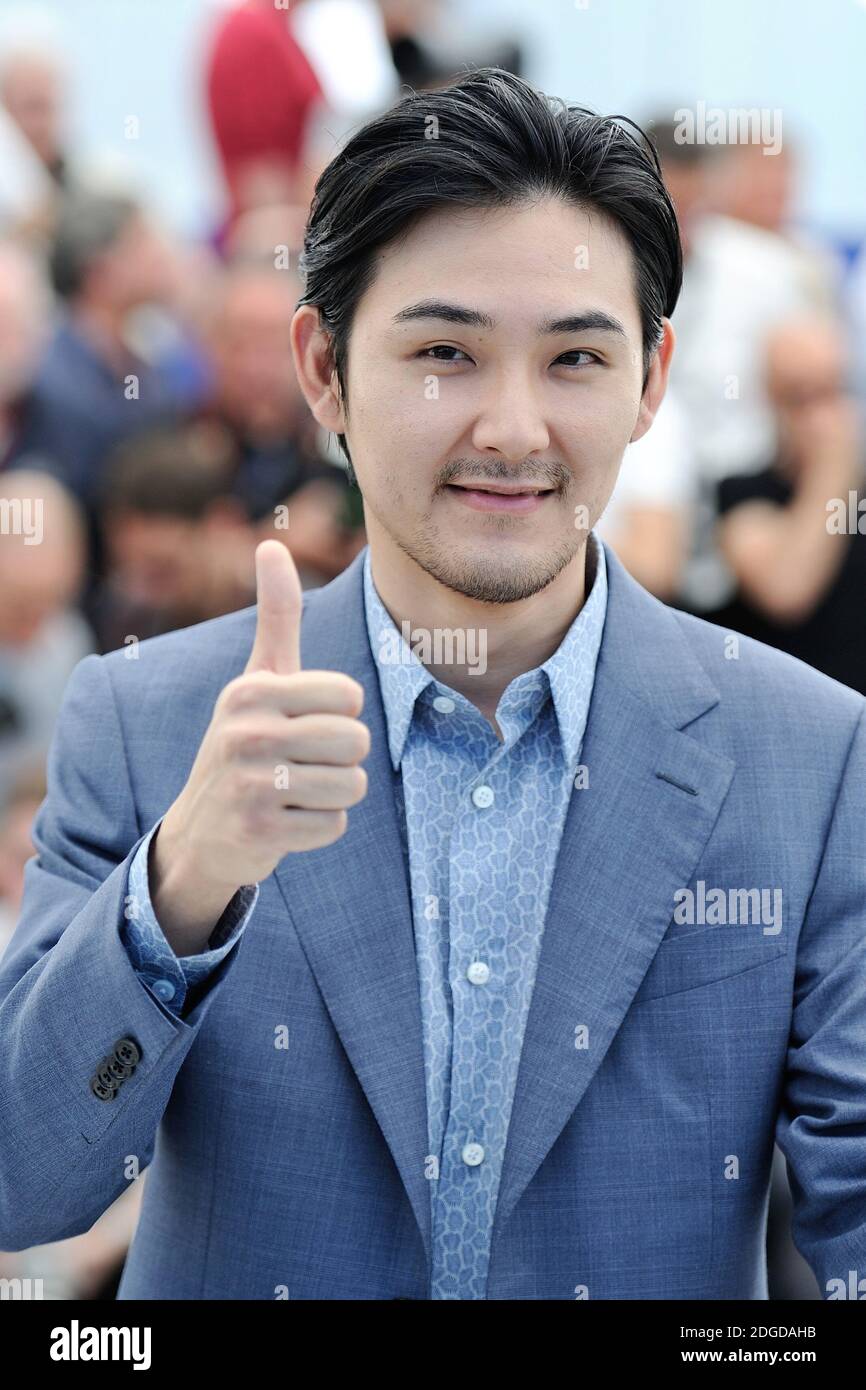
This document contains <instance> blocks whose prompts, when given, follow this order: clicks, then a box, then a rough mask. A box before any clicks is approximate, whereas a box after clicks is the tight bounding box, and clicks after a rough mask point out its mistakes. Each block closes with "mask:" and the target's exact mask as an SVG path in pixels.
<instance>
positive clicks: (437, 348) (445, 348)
mask: <svg viewBox="0 0 866 1390" xmlns="http://www.w3.org/2000/svg"><path fill="white" fill-rule="evenodd" d="M443 352H444V353H447V352H455V353H459V354H460V356H461V357H463V358H465V360H466V361H467V362H471V361H472V358H471V357H469V356H467V354H466V353H465V352H464V351H463V349H462V348H456V347H452V346H451V344H450V343H436V344H435V345H434V346H433V347H429V348H422V349H421V351H420V352H419V353H418V356H419V357H427V358H432V359H433V361H435V362H457V361H459V358H457V357H441V356H438V355H437V356H435V357H434V353H435V354H439V353H443Z"/></svg>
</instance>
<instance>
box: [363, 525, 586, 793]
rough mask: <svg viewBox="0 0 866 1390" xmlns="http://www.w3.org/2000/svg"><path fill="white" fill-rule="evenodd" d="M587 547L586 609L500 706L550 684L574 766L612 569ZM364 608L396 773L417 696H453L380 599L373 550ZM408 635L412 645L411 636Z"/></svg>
mask: <svg viewBox="0 0 866 1390" xmlns="http://www.w3.org/2000/svg"><path fill="white" fill-rule="evenodd" d="M587 547H588V548H589V547H592V549H593V551H594V554H595V557H596V565H595V575H594V578H593V582H592V588H591V589H590V592H589V595H588V597H587V599H586V601H585V602H584V604H583V607H582V608H581V610H580V612H579V613H578V614H577V616H576V617H575V619H574V621H573V622H572V623H571V626H570V627H569V629H568V631H567V632H566V634H565V636H564V637H563V639H562V641H561V642H560V644H559V646H558V647H557V649H556V651H555V652H553V653H552V655H551V656H549V657H548V658H547V660H546V661H545V662H543V663H542V664H541V666H538V667H535V668H534V669H533V670H532V671H524V672H523V673H522V674H521V675H519V676H516V677H515V678H514V680H513V681H511V682H510V683H509V685H508V686H507V687H506V690H505V691H504V692H503V694H502V697H501V702H500V704H501V703H502V702H506V703H510V702H514V700H515V696H517V694H518V692H521V693H522V691H523V688H524V687H525V688H526V690H527V691H531V690H532V689H533V688H534V687H535V686H537V684H538V683H539V681H541V682H542V683H544V682H546V683H547V684H548V685H549V689H550V693H551V696H552V699H553V704H554V708H555V710H556V718H557V723H558V726H559V733H560V739H561V742H562V749H563V753H564V755H565V758H566V761H567V763H568V764H569V765H570V766H571V765H573V764H574V763H576V761H577V758H578V754H579V752H580V745H581V742H582V740H583V734H584V729H585V727H586V718H587V713H588V709H589V698H590V695H591V693H592V685H593V681H594V677H595V667H596V662H597V660H598V652H599V648H600V646H601V637H602V631H603V628H604V619H605V614H606V612H607V564H606V561H605V555H604V546H603V545H602V544H601V542H600V541H599V540H598V539H597V537H596V535H595V532H594V531H590V533H589V537H588V539H587ZM364 608H365V615H366V621H367V635H368V638H369V642H370V650H371V653H372V655H373V661H374V664H375V667H376V671H377V674H378V678H379V688H380V690H381V693H382V704H383V707H384V711H385V722H386V726H387V729H388V747H389V751H390V754H391V763H392V765H393V767H394V769H395V771H396V769H397V768H398V767H399V766H400V763H401V761H402V758H403V750H404V748H405V745H406V739H407V737H408V734H409V729H410V727H411V724H412V718H413V715H414V712H415V704H416V701H417V699H418V696H419V695H420V694H421V692H422V691H423V690H425V689H426V688H427V686H428V685H430V684H431V683H432V684H433V685H435V686H436V688H437V690H439V689H441V690H442V691H443V692H445V691H448V687H447V686H444V685H442V684H441V682H439V681H436V680H435V679H434V677H433V675H432V674H431V672H430V671H428V669H427V667H426V666H425V665H424V664H423V662H421V661H419V659H418V657H417V656H416V655H415V653H414V652H413V650H412V648H411V646H410V645H409V643H408V642H406V641H405V639H404V636H403V634H402V633H401V632H400V631H399V630H398V628H397V625H396V624H395V622H394V620H393V618H392V617H391V615H390V613H389V612H388V610H387V608H386V607H385V605H384V604H383V602H382V600H381V598H380V597H379V594H378V591H377V589H376V586H375V584H374V583H373V574H372V567H371V564H370V548H369V546H368V547H367V549H366V553H365V555H364ZM407 635H409V637H410V640H411V633H407ZM541 673H544V674H543V675H542V674H541ZM450 693H451V694H452V695H456V694H457V692H455V691H451V692H450Z"/></svg>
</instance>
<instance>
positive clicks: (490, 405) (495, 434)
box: [472, 371, 550, 463]
mask: <svg viewBox="0 0 866 1390" xmlns="http://www.w3.org/2000/svg"><path fill="white" fill-rule="evenodd" d="M472 443H473V445H474V447H475V448H476V449H478V450H479V451H480V450H486V451H488V452H489V451H491V450H492V451H494V452H495V453H497V454H501V456H502V457H503V458H505V459H514V460H515V462H518V463H519V462H522V461H523V459H525V458H528V457H529V455H530V454H534V453H536V452H538V451H540V450H546V449H549V447H550V433H549V431H548V428H547V425H546V424H545V420H544V415H543V414H542V412H541V409H540V406H539V402H538V399H537V395H536V392H535V390H534V388H533V385H532V383H531V381H529V379H528V378H527V375H526V373H525V372H518V371H514V372H503V373H501V375H500V376H499V377H498V378H497V380H496V382H495V384H494V385H491V387H490V390H489V391H488V393H487V394H486V395H485V397H484V399H483V402H482V406H481V409H480V410H479V413H478V417H477V419H476V421H475V425H474V427H473V430H472Z"/></svg>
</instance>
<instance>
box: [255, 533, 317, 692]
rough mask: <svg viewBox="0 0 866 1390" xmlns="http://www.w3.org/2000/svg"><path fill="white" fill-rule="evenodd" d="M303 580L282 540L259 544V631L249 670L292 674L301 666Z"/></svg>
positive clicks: (257, 574)
mask: <svg viewBox="0 0 866 1390" xmlns="http://www.w3.org/2000/svg"><path fill="white" fill-rule="evenodd" d="M302 608H303V599H302V597H301V581H300V579H299V578H298V571H297V569H296V568H295V562H294V560H293V559H292V557H291V554H290V553H289V551H288V549H287V547H286V546H284V545H283V543H282V541H276V540H271V541H262V542H261V544H260V545H259V546H257V548H256V635H255V640H254V642H253V649H252V651H251V652H250V656H249V660H248V662H247V664H246V667H245V671H274V672H276V674H277V675H280V676H292V675H294V674H295V673H296V672H297V671H300V669H301V611H302Z"/></svg>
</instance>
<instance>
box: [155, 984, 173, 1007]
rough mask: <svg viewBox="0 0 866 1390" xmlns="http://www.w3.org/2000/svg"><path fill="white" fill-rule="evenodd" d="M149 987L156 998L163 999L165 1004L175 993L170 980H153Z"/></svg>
mask: <svg viewBox="0 0 866 1390" xmlns="http://www.w3.org/2000/svg"><path fill="white" fill-rule="evenodd" d="M151 989H152V990H153V992H154V994H155V995H156V996H157V998H159V999H162V1000H164V1002H165V1003H166V1004H168V1003H169V1001H170V1000H172V999H173V998H174V996H175V994H176V993H177V990H176V989H175V987H174V985H173V984H172V982H171V980H154V982H153V984H152V985H151Z"/></svg>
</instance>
